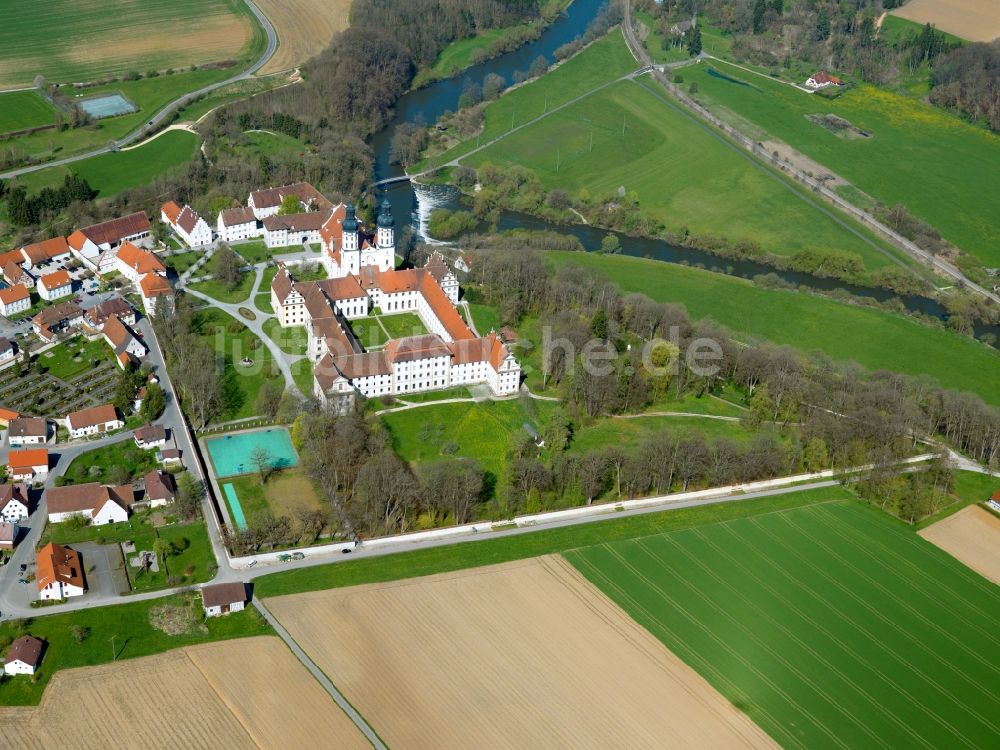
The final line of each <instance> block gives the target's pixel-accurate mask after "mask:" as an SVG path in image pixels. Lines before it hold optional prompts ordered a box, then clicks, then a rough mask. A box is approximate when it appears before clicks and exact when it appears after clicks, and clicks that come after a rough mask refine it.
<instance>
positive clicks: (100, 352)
mask: <svg viewBox="0 0 1000 750" xmlns="http://www.w3.org/2000/svg"><path fill="white" fill-rule="evenodd" d="M49 354H51V355H52V356H48V355H49ZM110 359H111V348H110V347H109V346H108V344H107V342H105V341H104V339H103V338H100V339H97V340H95V341H87V340H86V339H85V338H83V336H77V337H76V338H74V339H71V340H70V341H69V342H67V343H66V344H64V345H63V346H59V347H56V348H55V349H50V350H49V351H47V352H42V353H41V354H40V355H38V362H39V363H40V364H41V366H42V367H44V368H45V370H46V372H48V373H49V374H50V375H52V376H54V377H57V378H59V379H61V380H72V379H73V378H75V377H76V376H78V375H80V374H82V373H84V372H87V370H92V369H94V363H95V362H102V361H104V360H110Z"/></svg>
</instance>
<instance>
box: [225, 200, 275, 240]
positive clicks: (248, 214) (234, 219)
mask: <svg viewBox="0 0 1000 750" xmlns="http://www.w3.org/2000/svg"><path fill="white" fill-rule="evenodd" d="M216 231H218V233H219V239H221V240H223V241H224V242H237V241H239V240H249V239H253V238H254V237H260V236H261V235H262V234H263V233H264V227H263V226H262V225H260V224H259V223H258V222H257V217H256V216H254V213H253V209H252V208H227V209H225V210H224V211H220V212H219V219H218V221H217V222H216Z"/></svg>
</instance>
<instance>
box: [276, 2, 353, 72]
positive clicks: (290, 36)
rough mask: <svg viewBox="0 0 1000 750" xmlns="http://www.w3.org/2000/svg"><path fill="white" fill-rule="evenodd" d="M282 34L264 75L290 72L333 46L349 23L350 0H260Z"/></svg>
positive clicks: (279, 35)
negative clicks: (334, 39)
mask: <svg viewBox="0 0 1000 750" xmlns="http://www.w3.org/2000/svg"><path fill="white" fill-rule="evenodd" d="M257 7H258V8H260V9H261V10H262V11H263V12H264V15H265V16H267V19H268V20H269V21H270V22H271V24H272V25H273V26H274V30H275V31H277V32H278V49H277V51H276V52H275V53H274V57H272V58H271V59H270V60H269V61H268V62H267V65H265V66H264V67H263V68H262V69H261V71H260V72H261V74H267V73H276V72H278V71H282V70H290V69H291V68H294V67H295V66H296V65H301V64H302V63H304V62H306V61H307V60H308V59H310V58H311V57H313V56H314V55H318V54H319V53H320V52H322V51H323V50H324V49H326V48H327V47H329V46H330V42H331V41H332V40H333V35H334V34H336V33H337V32H338V31H343V30H344V29H346V28H347V26H348V23H349V18H348V14H349V13H350V10H351V2H350V0H332V2H331V1H330V0H260V2H259V3H257Z"/></svg>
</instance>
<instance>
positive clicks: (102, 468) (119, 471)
mask: <svg viewBox="0 0 1000 750" xmlns="http://www.w3.org/2000/svg"><path fill="white" fill-rule="evenodd" d="M157 466H158V464H157V463H156V451H155V450H142V449H140V448H138V447H136V445H135V443H134V442H133V441H131V440H129V441H124V442H121V443H114V444H112V445H105V446H104V447H102V448H95V449H94V450H92V451H87V452H86V453H82V454H81V455H79V456H77V457H76V458H74V459H73V462H72V463H70V465H69V466H67V467H66V472H65V473H64V474H63V475H62V476H61V477H59V479H58V480H57V482H56V484H57V486H62V485H67V484H85V483H87V482H100V483H101V484H118V485H121V484H129V483H131V482H132V481H133V480H135V479H138V478H139V477H141V476H143V475H145V474H146V473H147V472H149V471H152V470H153V469H155V468H157Z"/></svg>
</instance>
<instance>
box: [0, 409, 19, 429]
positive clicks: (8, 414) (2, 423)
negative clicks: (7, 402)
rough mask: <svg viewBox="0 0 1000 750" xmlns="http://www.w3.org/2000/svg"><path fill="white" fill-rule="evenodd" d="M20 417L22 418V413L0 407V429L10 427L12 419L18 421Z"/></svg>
mask: <svg viewBox="0 0 1000 750" xmlns="http://www.w3.org/2000/svg"><path fill="white" fill-rule="evenodd" d="M19 416H21V413H20V412H16V411H14V410H13V409H8V408H6V407H3V406H0V427H8V426H9V425H10V421H11V420H12V419H17V418H18V417H19Z"/></svg>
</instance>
